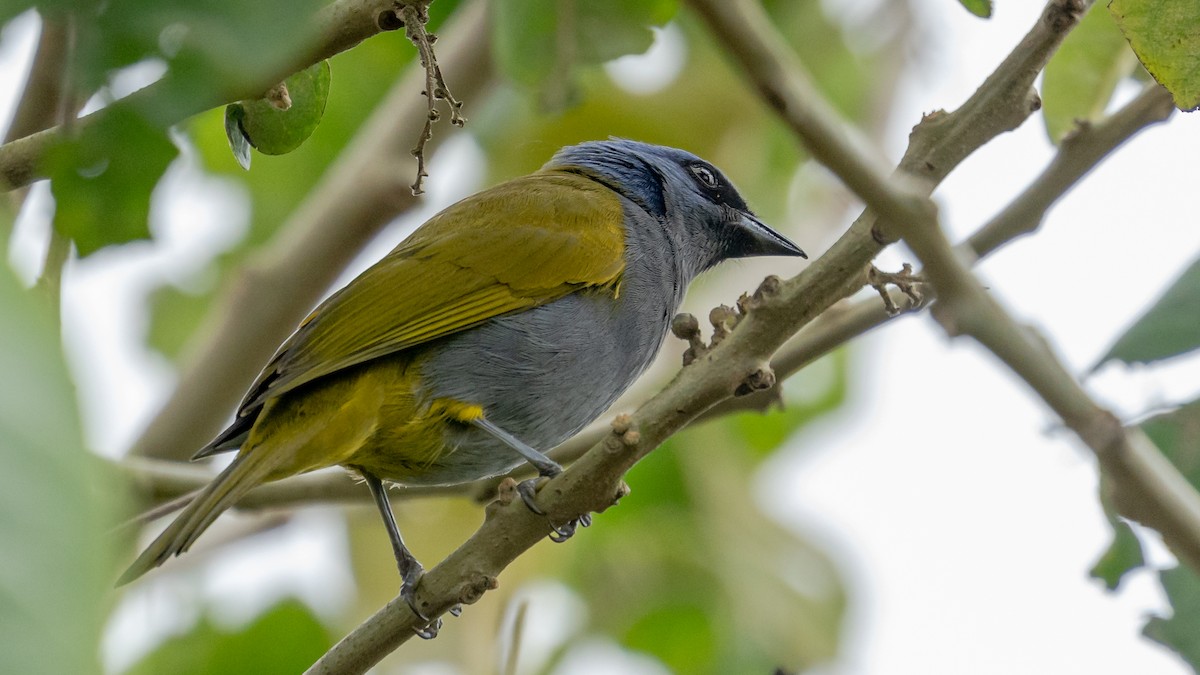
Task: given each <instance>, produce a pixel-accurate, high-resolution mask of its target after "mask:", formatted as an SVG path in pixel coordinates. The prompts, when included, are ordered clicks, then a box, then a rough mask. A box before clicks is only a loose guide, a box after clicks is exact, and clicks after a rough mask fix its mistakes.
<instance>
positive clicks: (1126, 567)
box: [1089, 518, 1146, 591]
mask: <svg viewBox="0 0 1200 675" xmlns="http://www.w3.org/2000/svg"><path fill="white" fill-rule="evenodd" d="M1110 522H1111V523H1112V526H1113V541H1112V543H1111V544H1109V546H1108V549H1107V550H1106V551H1105V552H1104V555H1102V556H1100V559H1099V560H1097V561H1096V564H1095V565H1093V566H1092V569H1091V570H1090V571H1089V574H1091V575H1092V576H1093V577H1095V578H1097V579H1100V580H1102V581H1103V582H1104V585H1105V587H1107V588H1108V590H1110V591H1115V590H1117V587H1118V586H1120V585H1121V579H1122V578H1123V577H1124V576H1125V574H1127V573H1128V572H1131V571H1133V570H1135V569H1137V568H1139V567H1141V566H1142V565H1144V564H1145V563H1146V559H1145V558H1144V557H1143V556H1142V544H1141V542H1139V541H1138V538H1137V535H1136V534H1134V533H1133V528H1131V527H1129V524H1128V523H1126V522H1125V521H1123V520H1120V519H1117V518H1110Z"/></svg>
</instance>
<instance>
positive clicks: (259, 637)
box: [126, 600, 333, 675]
mask: <svg viewBox="0 0 1200 675" xmlns="http://www.w3.org/2000/svg"><path fill="white" fill-rule="evenodd" d="M332 645H333V638H332V636H330V634H329V631H328V630H326V629H325V627H324V626H322V625H321V622H320V621H318V620H317V618H316V617H315V616H313V613H312V611H311V610H310V609H308V607H307V606H305V605H304V604H303V603H301V602H300V601H298V600H287V601H284V602H281V603H279V604H278V605H276V606H275V607H273V608H271V609H269V610H267V611H266V612H265V613H263V614H262V616H259V617H258V618H257V619H255V620H254V622H253V623H251V624H250V625H249V626H246V627H245V628H244V629H242V630H236V631H228V630H223V629H221V628H219V627H217V626H215V625H214V624H213V623H212V621H211V620H209V619H208V618H204V619H201V620H200V622H199V623H198V624H197V625H196V627H195V628H193V629H192V631H191V632H190V633H187V634H185V635H180V636H178V637H174V638H171V639H169V640H167V641H166V642H164V643H163V644H162V645H160V646H159V647H158V648H157V649H155V650H154V651H153V652H151V653H150V654H147V655H146V657H145V658H143V659H142V660H141V661H139V662H138V663H136V664H134V666H133V667H132V668H130V669H129V670H128V671H126V673H127V675H159V674H161V673H171V675H209V674H210V673H221V674H222V675H241V674H243V673H244V674H245V675H271V674H272V673H278V674H279V675H293V674H294V673H301V672H304V671H305V670H306V669H307V668H308V667H309V666H311V665H312V664H313V662H314V661H316V660H317V659H318V658H320V657H321V655H322V654H324V653H325V651H326V650H328V649H329V647H331V646H332Z"/></svg>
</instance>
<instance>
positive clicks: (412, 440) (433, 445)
mask: <svg viewBox="0 0 1200 675" xmlns="http://www.w3.org/2000/svg"><path fill="white" fill-rule="evenodd" d="M420 361H421V359H420V357H417V358H415V359H414V358H411V357H409V356H408V355H402V356H400V355H398V356H394V357H390V358H383V359H379V360H377V361H374V362H372V363H371V364H370V366H369V367H366V366H360V367H355V368H349V369H346V370H344V371H341V372H338V373H334V374H333V375H330V376H327V377H325V378H322V379H321V380H319V381H317V382H314V383H312V384H310V385H308V386H304V387H300V388H298V389H295V390H293V391H292V392H289V393H287V394H284V395H283V396H280V397H278V398H274V399H271V400H270V401H268V403H267V405H266V407H264V408H263V411H262V413H261V416H260V417H259V420H258V424H256V425H255V426H254V429H253V430H252V431H251V433H250V437H249V438H248V439H247V441H246V444H245V445H244V446H243V447H242V450H241V453H240V454H241V455H245V456H249V455H256V456H257V455H261V454H264V453H265V454H270V455H273V457H272V460H273V461H272V462H271V464H272V465H273V468H272V471H271V472H270V473H269V474H268V475H267V476H266V479H265V480H267V481H271V480H278V479H280V478H284V477H287V476H290V475H294V474H298V473H304V472H307V471H312V470H315V469H320V468H323V467H327V466H333V465H339V464H340V465H344V466H351V467H363V468H365V469H367V470H369V471H370V472H371V473H373V474H375V475H377V476H379V477H381V478H384V479H390V480H395V481H399V482H408V483H414V484H420V483H421V482H422V480H421V475H422V473H423V472H425V471H427V470H428V469H429V467H430V466H431V465H433V464H434V463H436V462H437V461H438V460H439V459H442V458H444V455H445V454H446V452H447V451H448V450H450V451H452V450H453V449H452V448H450V449H448V448H446V447H445V438H446V435H445V432H446V429H447V426H446V425H447V423H457V424H467V423H469V422H471V421H472V420H475V419H479V418H481V417H483V408H481V407H480V406H478V405H476V404H472V403H464V402H462V401H455V400H451V399H435V400H432V401H422V400H420V398H419V394H418V385H419V383H420V367H419V366H420Z"/></svg>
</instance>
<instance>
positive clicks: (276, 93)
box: [263, 82, 292, 110]
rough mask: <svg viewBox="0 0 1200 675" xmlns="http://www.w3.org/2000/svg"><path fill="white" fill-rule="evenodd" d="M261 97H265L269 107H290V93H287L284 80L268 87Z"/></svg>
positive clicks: (285, 108) (283, 108)
mask: <svg viewBox="0 0 1200 675" xmlns="http://www.w3.org/2000/svg"><path fill="white" fill-rule="evenodd" d="M263 98H265V99H267V103H270V104H271V107H272V108H275V109H276V110H287V109H289V108H291V107H292V95H291V94H289V93H288V88H287V83H286V82H280V83H279V84H277V85H275V86H274V87H271V88H270V89H268V90H267V93H266V94H264V95H263Z"/></svg>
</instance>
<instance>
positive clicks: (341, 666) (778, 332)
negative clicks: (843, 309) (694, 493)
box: [308, 0, 1081, 673]
mask: <svg viewBox="0 0 1200 675" xmlns="http://www.w3.org/2000/svg"><path fill="white" fill-rule="evenodd" d="M691 4H692V5H693V6H694V7H696V8H697V9H698V10H699V11H700V13H701V14H702V15H703V16H704V18H705V19H706V20H707V21H708V22H709V25H710V27H711V28H712V29H713V30H714V32H716V33H717V34H718V37H719V38H720V42H721V43H723V44H725V45H726V46H727V47H728V48H729V49H730V50H731V51H732V52H733V53H734V54H735V55H737V56H738V58H739V60H741V61H742V63H743V66H744V67H745V69H746V70H747V72H748V74H749V75H750V76H751V78H752V79H754V80H755V83H756V85H757V86H758V87H759V89H760V91H761V92H762V93H764V94H765V95H766V98H767V100H768V103H770V104H771V105H772V106H773V107H774V108H775V109H776V110H777V111H778V112H780V114H781V115H783V116H784V117H785V118H786V119H787V120H788V122H789V124H791V125H792V126H793V128H794V129H795V130H796V131H797V134H798V135H799V136H800V137H801V138H804V139H806V140H807V139H813V140H814V141H815V143H816V144H817V147H819V148H821V149H820V150H819V151H818V150H814V154H815V155H817V156H818V157H824V156H828V157H830V158H831V162H832V163H833V165H835V166H836V167H837V169H840V170H841V171H844V172H845V173H846V175H845V176H841V174H840V173H839V175H840V176H841V177H842V178H843V179H844V180H846V181H847V183H848V184H850V185H852V186H855V187H857V188H861V189H862V192H863V195H862V196H864V197H870V198H872V199H875V198H878V202H877V203H876V202H874V201H870V202H868V203H869V204H870V205H871V206H873V207H876V208H881V207H882V211H883V212H884V213H886V214H887V215H888V218H889V220H893V219H894V220H898V221H903V222H909V221H915V222H926V221H928V220H929V219H930V218H932V217H933V216H934V211H933V209H932V207H931V205H929V204H928V202H927V201H925V200H922V199H920V198H919V196H914V195H911V194H905V193H900V192H898V191H896V190H894V188H893V187H892V185H891V183H890V182H889V181H888V180H887V179H886V177H883V176H882V172H881V171H880V170H879V168H878V166H877V163H876V162H875V161H874V160H873V159H872V158H871V156H870V155H869V154H868V153H865V152H861V151H858V150H856V149H852V148H850V147H849V146H850V145H851V142H850V141H847V139H848V138H851V136H850V135H849V134H848V133H846V132H841V131H839V130H838V126H839V125H840V124H841V123H840V122H839V121H838V120H836V119H835V118H833V117H832V116H831V115H828V114H826V113H827V112H828V107H827V106H826V105H824V104H823V103H820V102H819V101H820V100H821V99H820V97H819V96H818V95H817V94H816V93H815V91H813V90H812V87H811V86H809V84H808V81H807V78H803V77H792V76H791V73H795V72H803V70H802V69H801V68H800V66H799V64H797V63H795V60H794V58H793V57H792V56H791V55H790V54H789V53H788V52H787V50H786V49H784V48H782V41H781V40H780V39H779V37H778V36H777V35H774V34H772V33H770V31H771V28H770V25H769V24H767V23H766V22H765V21H762V20H761V17H760V18H759V19H758V20H755V19H751V18H747V16H748V15H750V14H751V13H753V12H756V11H761V10H760V9H758V8H754V7H753V6H750V5H748V4H747V3H730V2H722V1H721V0H692V2H691ZM1064 6H1067V7H1071V8H1078V7H1080V6H1081V5H1080V3H1066V4H1064V3H1052V4H1051V10H1056V11H1057V10H1061V9H1062V8H1063V7H1064ZM1050 13H1051V11H1050V10H1048V12H1047V14H1050ZM1069 17H1070V18H1071V20H1070V21H1045V20H1043V21H1039V23H1038V26H1037V27H1035V28H1034V29H1033V30H1032V31H1031V32H1030V35H1029V36H1027V37H1026V40H1025V41H1023V42H1022V44H1021V46H1020V47H1018V49H1022V50H1024V51H1025V54H1023V55H1021V56H1019V57H1015V56H1014V57H1010V60H1007V61H1006V62H1005V63H1006V64H1009V63H1010V61H1014V62H1017V63H1020V64H1022V65H1021V67H1017V66H1013V65H1010V66H1008V67H1007V68H1006V67H1005V66H1003V65H1002V66H1001V70H998V71H997V74H995V75H993V77H991V78H989V80H988V83H987V84H985V86H984V87H981V88H980V90H979V91H977V92H976V93H975V95H974V96H973V97H972V99H971V101H968V105H964V107H963V110H968V111H969V110H970V109H971V105H972V102H973V101H974V102H976V103H975V104H974V105H978V104H979V103H981V102H982V103H986V104H987V106H985V107H988V106H990V107H992V108H994V109H996V110H1007V111H1011V114H1010V115H1008V116H1004V117H1002V119H1004V122H1003V123H1000V124H978V125H974V126H972V125H965V124H945V125H943V126H942V127H941V130H940V131H939V132H938V134H937V135H938V136H940V137H941V138H940V142H939V143H936V144H929V143H926V144H925V145H923V146H922V147H923V148H926V149H927V150H925V151H913V150H911V149H910V153H909V155H908V156H906V160H907V161H908V162H916V163H917V164H918V165H919V166H921V165H928V166H931V167H940V169H939V170H938V171H935V172H932V173H929V174H927V175H926V178H927V181H926V182H927V183H928V184H927V185H925V186H923V187H922V189H926V188H927V189H928V190H932V188H933V186H934V184H936V183H937V182H938V181H939V180H940V179H941V177H943V176H944V175H945V173H948V172H949V170H950V169H951V168H953V166H954V165H955V164H957V162H959V161H961V160H962V158H963V157H965V156H966V155H967V154H969V153H970V151H972V150H973V149H974V148H977V147H979V146H981V145H982V144H983V143H984V142H986V141H987V140H989V139H990V138H992V137H993V136H995V135H996V134H998V133H1001V132H1002V131H1005V130H1007V129H1008V128H1012V126H1015V125H1016V124H1019V123H1020V120H1022V119H1024V118H1025V117H1027V116H1028V115H1029V114H1030V113H1031V112H1032V110H1033V109H1034V108H1035V106H1034V105H1032V104H1031V103H1030V96H1029V88H1028V85H1029V84H1031V83H1032V78H1033V76H1034V75H1036V70H1034V72H1033V73H1028V72H1026V70H1027V68H1026V67H1025V66H1027V65H1028V64H1030V63H1032V62H1037V61H1038V60H1039V59H1040V64H1039V65H1038V66H1037V69H1040V67H1041V65H1044V63H1045V59H1048V58H1049V55H1050V53H1052V52H1053V50H1054V48H1055V47H1056V46H1057V45H1058V44H1059V43H1060V42H1061V40H1062V38H1063V36H1064V35H1065V34H1066V32H1067V31H1068V30H1069V29H1070V27H1071V26H1072V25H1073V24H1074V22H1075V21H1077V19H1078V12H1074V13H1069ZM1029 54H1033V55H1034V56H1029ZM1014 88H1015V89H1016V90H1018V91H1019V96H1013V95H1011V93H1010V92H1011V91H1013V90H1014ZM1034 100H1036V99H1034ZM812 101H818V103H816V104H812V105H811V106H810V103H811V102H812ZM955 114H957V113H949V114H944V115H942V117H943V118H944V119H949V120H951V121H952V120H953V119H954V115H955ZM964 114H966V113H964ZM1010 125H1011V126H1010ZM930 133H932V132H930ZM964 148H965V149H967V150H966V151H964ZM818 153H819V154H818ZM939 174H940V175H939ZM893 209H895V212H893ZM874 220H875V219H874V217H873V216H869V217H868V216H864V217H863V218H860V219H859V221H857V222H856V223H855V224H854V225H853V226H851V228H850V230H849V231H848V232H847V233H846V234H845V235H843V237H842V238H841V239H839V241H838V242H837V243H836V244H835V245H834V246H833V248H831V249H830V251H829V252H828V253H827V254H826V255H824V256H822V257H821V258H820V259H819V260H817V261H816V262H814V264H813V265H811V266H810V267H809V268H808V269H807V270H805V272H803V273H802V274H800V275H799V276H797V277H795V278H793V279H790V280H788V281H787V282H785V283H782V284H781V283H780V282H779V281H778V280H777V279H774V278H770V279H768V280H767V282H764V284H763V286H762V287H760V289H759V291H758V292H757V293H756V298H755V300H754V301H753V302H752V303H748V304H747V310H748V313H747V315H746V316H745V317H744V318H742V319H741V321H740V322H739V324H738V327H737V330H735V331H733V332H732V333H731V334H730V335H729V336H728V337H727V338H726V339H725V340H723V341H721V342H720V344H718V345H716V346H715V347H713V348H712V349H711V351H709V353H708V355H707V357H706V358H703V359H698V360H697V361H696V362H695V363H693V364H692V365H691V366H689V367H686V368H684V369H683V370H682V371H681V372H680V373H679V374H678V376H676V378H675V379H674V380H673V381H672V382H671V383H670V384H669V385H668V386H667V387H666V388H665V389H664V390H663V391H662V392H660V393H659V394H658V395H657V396H655V397H653V398H651V399H650V400H649V401H647V402H646V403H645V404H643V405H642V406H641V408H639V410H638V411H637V413H636V414H635V415H634V416H633V417H632V418H628V419H622V420H621V421H620V425H619V426H620V428H618V429H614V431H615V432H618V433H613V434H609V435H608V436H607V437H606V438H605V439H604V440H603V441H601V442H600V443H597V444H596V445H595V446H594V447H592V448H591V449H590V450H589V451H588V452H587V453H586V454H584V455H583V457H581V458H580V459H579V461H577V462H576V463H574V464H573V465H571V467H570V468H568V469H567V470H566V471H564V472H563V473H562V474H561V475H560V476H558V477H557V478H555V479H553V480H551V481H550V482H549V483H547V484H546V485H545V486H544V487H543V489H542V491H541V493H540V497H539V505H540V506H541V507H542V508H543V509H545V510H546V511H547V513H549V514H550V518H551V519H552V520H553V521H555V522H566V521H567V520H570V519H572V518H575V517H578V516H580V515H582V514H585V513H588V512H590V511H600V510H603V509H604V508H607V507H608V506H610V505H611V504H612V503H613V502H614V500H615V499H617V498H619V497H620V495H621V494H623V488H624V484H623V483H622V482H621V477H622V476H623V475H624V472H625V471H626V470H628V468H629V467H630V466H632V465H633V464H634V463H635V462H637V461H638V460H639V459H640V458H641V457H643V456H645V454H647V453H648V452H650V451H651V450H652V449H653V448H654V447H656V446H657V445H658V444H659V443H661V442H662V441H663V440H664V439H665V438H667V436H669V435H670V434H672V433H674V432H675V431H678V430H679V429H680V428H682V427H683V426H684V425H686V424H687V423H688V422H690V421H692V420H693V419H695V418H696V417H697V416H698V415H700V414H701V413H703V412H704V411H705V410H707V409H708V408H710V407H712V406H713V405H715V404H717V403H719V402H721V401H723V400H725V399H728V398H729V397H730V396H731V395H732V393H733V392H734V391H736V390H737V389H738V388H739V387H741V386H743V385H745V384H747V383H748V382H754V381H766V380H768V379H770V378H767V377H764V374H765V373H769V372H770V369H769V367H768V366H767V363H766V362H767V359H768V358H769V357H770V355H771V354H772V353H773V352H775V351H776V349H778V347H779V346H780V345H781V344H782V343H783V342H784V341H785V340H786V339H787V338H788V337H790V336H791V335H792V334H793V333H795V332H796V331H798V330H799V329H800V328H801V327H803V326H804V325H805V324H807V323H808V322H809V321H811V320H812V318H813V317H814V316H816V315H817V314H819V313H820V312H821V311H823V310H824V309H826V308H828V307H829V306H831V305H833V304H834V303H835V302H837V301H838V300H840V299H841V298H843V297H845V296H846V295H848V294H850V293H852V292H853V291H854V290H856V289H857V288H860V287H861V286H862V285H863V283H864V281H865V277H866V274H865V271H866V266H867V264H868V263H869V262H870V260H871V259H872V258H873V257H874V256H875V254H876V253H877V252H878V251H879V250H880V249H881V248H882V247H883V246H884V245H885V243H886V242H887V240H886V238H884V237H878V238H877V237H876V236H873V233H872V229H873V226H874V224H875V223H874ZM501 494H502V495H503V494H504V492H503V491H502V492H501ZM548 532H549V528H548V525H547V523H546V520H545V519H543V518H541V517H538V516H534V515H533V514H532V513H530V512H529V510H528V509H527V508H525V506H524V505H523V504H521V503H517V504H513V503H511V502H510V503H505V502H503V501H497V502H495V503H493V504H492V505H491V506H489V508H488V511H487V517H486V519H485V521H484V523H483V525H482V526H481V527H480V529H479V530H478V531H477V532H476V533H475V534H474V535H473V536H472V537H471V538H470V539H468V540H467V541H466V542H465V543H464V544H463V545H462V546H461V547H459V549H458V550H456V551H455V552H454V553H452V554H451V555H450V556H449V557H448V558H446V559H445V560H444V561H442V563H440V564H439V565H437V566H436V567H434V568H433V569H431V570H430V571H429V572H428V573H427V574H426V576H425V577H424V578H423V579H422V582H421V584H420V586H419V587H418V588H417V591H416V596H417V604H418V606H419V607H420V609H421V611H422V613H424V614H425V615H426V616H429V617H436V616H439V615H441V614H442V613H444V612H445V611H447V610H448V609H449V608H450V607H452V606H453V605H454V604H456V603H470V602H474V601H475V600H476V599H478V597H479V596H480V595H481V594H482V593H483V592H485V591H486V590H487V589H489V588H492V587H494V586H495V584H496V576H497V575H498V574H499V573H500V571H501V570H503V569H504V567H505V566H507V565H508V564H509V563H510V562H511V561H512V560H513V559H515V558H516V556H518V555H520V553H521V552H523V551H524V550H526V549H528V548H529V547H531V546H533V545H534V544H535V543H537V542H538V541H539V540H540V539H542V538H543V537H545V536H546V534H548ZM418 623H419V620H418V619H417V618H416V616H415V615H414V614H413V612H412V611H411V610H410V609H409V607H408V606H407V603H405V602H404V601H403V600H400V599H396V600H393V601H392V602H390V603H389V604H388V605H387V606H386V607H384V608H383V609H381V610H380V611H379V612H377V613H376V614H375V615H374V616H372V617H370V618H369V619H367V621H366V622H364V623H363V624H362V625H360V626H359V627H358V628H356V629H355V630H354V631H353V632H351V633H350V634H349V635H347V636H346V637H345V638H344V639H343V640H342V641H341V642H339V643H338V644H337V645H335V646H334V648H333V649H331V650H330V651H329V652H328V653H326V655H325V656H323V657H322V658H321V659H320V660H319V661H318V662H317V663H316V664H314V665H313V667H312V668H311V669H310V670H309V671H308V672H310V673H360V672H364V671H365V670H366V669H367V668H369V667H370V666H371V665H373V664H375V663H377V662H378V661H379V659H381V658H383V656H384V655H386V654H387V653H389V652H391V651H392V650H394V649H395V648H396V647H397V646H399V645H400V644H402V643H403V642H405V641H406V640H408V639H409V637H410V636H411V635H412V634H413V629H414V628H416V627H417V626H418ZM420 623H423V622H420Z"/></svg>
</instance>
